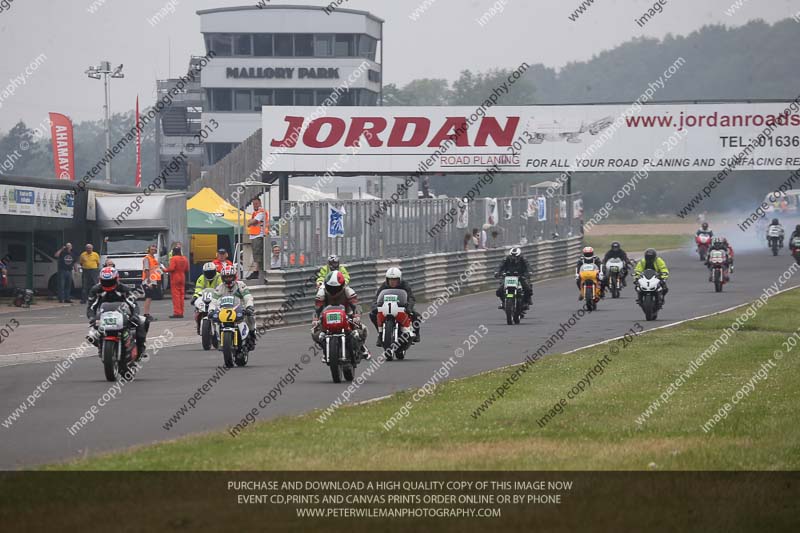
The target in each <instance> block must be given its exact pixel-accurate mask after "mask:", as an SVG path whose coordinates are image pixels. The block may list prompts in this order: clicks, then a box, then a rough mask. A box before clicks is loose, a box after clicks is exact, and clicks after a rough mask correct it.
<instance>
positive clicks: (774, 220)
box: [772, 218, 780, 226]
mask: <svg viewBox="0 0 800 533" xmlns="http://www.w3.org/2000/svg"><path fill="white" fill-rule="evenodd" d="M778 224H780V222H778V219H777V218H773V219H772V225H773V226H777V225H778Z"/></svg>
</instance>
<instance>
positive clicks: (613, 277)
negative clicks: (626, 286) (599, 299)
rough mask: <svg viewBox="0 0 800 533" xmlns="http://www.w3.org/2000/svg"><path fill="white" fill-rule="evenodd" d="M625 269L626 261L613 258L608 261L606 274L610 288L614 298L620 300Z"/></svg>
mask: <svg viewBox="0 0 800 533" xmlns="http://www.w3.org/2000/svg"><path fill="white" fill-rule="evenodd" d="M624 268H625V261H623V260H622V259H621V258H619V257H612V258H611V259H609V260H608V261H606V272H607V273H608V274H607V275H608V288H609V289H610V290H611V297H612V298H619V293H620V291H621V290H622V281H623V277H622V272H623V270H624Z"/></svg>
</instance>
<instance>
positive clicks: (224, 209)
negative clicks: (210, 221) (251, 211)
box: [186, 187, 247, 224]
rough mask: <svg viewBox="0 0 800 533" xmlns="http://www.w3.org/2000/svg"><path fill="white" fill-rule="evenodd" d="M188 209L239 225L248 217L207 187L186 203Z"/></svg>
mask: <svg viewBox="0 0 800 533" xmlns="http://www.w3.org/2000/svg"><path fill="white" fill-rule="evenodd" d="M186 209H197V210H199V211H203V212H205V213H212V214H215V215H217V216H222V218H224V219H225V220H227V221H228V222H233V223H234V224H239V223H242V222H244V221H246V220H247V215H246V214H245V213H244V211H240V210H239V209H237V208H236V207H235V206H233V205H231V204H229V203H228V202H227V201H226V200H225V199H224V198H223V197H222V196H220V195H219V194H217V193H216V192H215V191H214V189H212V188H210V187H205V188H203V189H201V190H200V192H198V193H197V194H195V195H194V196H192V199H191V200H189V201H187V202H186Z"/></svg>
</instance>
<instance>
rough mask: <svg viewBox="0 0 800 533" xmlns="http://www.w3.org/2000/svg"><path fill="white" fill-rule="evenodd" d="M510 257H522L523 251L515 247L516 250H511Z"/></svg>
mask: <svg viewBox="0 0 800 533" xmlns="http://www.w3.org/2000/svg"><path fill="white" fill-rule="evenodd" d="M508 255H510V256H511V257H520V256H521V255H522V249H521V248H519V247H516V246H515V247H514V248H512V249H511V250H509V252H508Z"/></svg>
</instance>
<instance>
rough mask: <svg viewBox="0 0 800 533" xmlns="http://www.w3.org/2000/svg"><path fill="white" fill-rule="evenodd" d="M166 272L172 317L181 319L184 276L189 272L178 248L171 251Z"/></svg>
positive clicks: (184, 287)
mask: <svg viewBox="0 0 800 533" xmlns="http://www.w3.org/2000/svg"><path fill="white" fill-rule="evenodd" d="M166 272H169V273H170V278H169V287H170V292H171V293H172V316H170V318H183V303H184V302H183V299H184V294H186V274H187V273H188V272H189V261H188V260H187V259H186V258H185V257H184V256H183V253H182V252H181V249H180V247H175V248H173V249H172V257H171V258H170V260H169V267H168V268H167V270H166Z"/></svg>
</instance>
